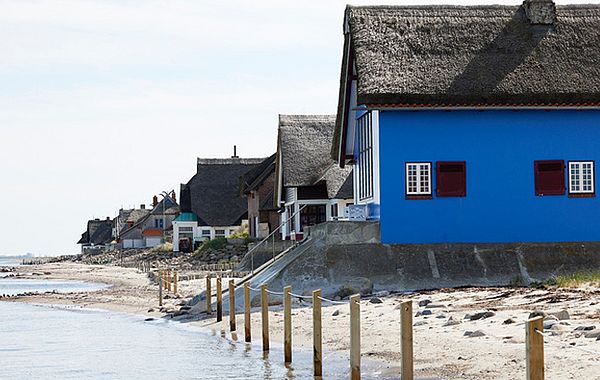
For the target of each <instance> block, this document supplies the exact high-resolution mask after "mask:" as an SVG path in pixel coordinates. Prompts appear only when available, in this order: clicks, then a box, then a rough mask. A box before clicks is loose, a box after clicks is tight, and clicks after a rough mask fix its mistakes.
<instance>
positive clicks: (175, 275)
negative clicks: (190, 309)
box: [173, 270, 177, 294]
mask: <svg viewBox="0 0 600 380" xmlns="http://www.w3.org/2000/svg"><path fill="white" fill-rule="evenodd" d="M173 293H175V294H177V271H176V270H175V271H173Z"/></svg>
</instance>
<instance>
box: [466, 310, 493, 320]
mask: <svg viewBox="0 0 600 380" xmlns="http://www.w3.org/2000/svg"><path fill="white" fill-rule="evenodd" d="M494 315H496V313H494V312H493V311H484V312H481V313H475V314H471V315H470V316H469V319H470V320H471V321H478V320H480V319H486V318H491V317H493V316H494Z"/></svg>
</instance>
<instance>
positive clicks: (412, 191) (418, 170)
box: [404, 162, 432, 196]
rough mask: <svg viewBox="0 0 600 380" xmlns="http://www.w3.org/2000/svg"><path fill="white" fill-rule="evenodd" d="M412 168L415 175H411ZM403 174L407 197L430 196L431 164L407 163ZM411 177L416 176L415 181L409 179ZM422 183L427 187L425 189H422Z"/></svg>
mask: <svg viewBox="0 0 600 380" xmlns="http://www.w3.org/2000/svg"><path fill="white" fill-rule="evenodd" d="M413 166H414V172H415V174H411V171H413V170H412V169H413V168H412V167H413ZM404 173H405V180H406V195H407V196H431V194H432V192H431V174H432V173H431V162H407V163H406V164H405V166H404ZM425 175H426V176H427V177H426V178H425ZM413 176H416V181H415V180H414V178H411V177H413ZM424 182H425V183H426V185H427V186H426V189H423V188H424V187H425V186H423V183H424ZM413 183H414V186H413Z"/></svg>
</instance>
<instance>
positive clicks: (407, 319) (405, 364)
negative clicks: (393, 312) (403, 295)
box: [400, 301, 414, 380]
mask: <svg viewBox="0 0 600 380" xmlns="http://www.w3.org/2000/svg"><path fill="white" fill-rule="evenodd" d="M400 340H401V344H402V377H401V379H402V380H413V378H414V364H413V321H412V301H406V302H402V303H400Z"/></svg>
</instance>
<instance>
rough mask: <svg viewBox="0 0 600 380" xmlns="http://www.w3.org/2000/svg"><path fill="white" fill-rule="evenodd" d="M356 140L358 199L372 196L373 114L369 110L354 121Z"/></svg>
mask: <svg viewBox="0 0 600 380" xmlns="http://www.w3.org/2000/svg"><path fill="white" fill-rule="evenodd" d="M356 131H357V141H358V199H359V200H360V201H365V200H369V199H372V198H373V182H374V181H373V114H372V113H371V112H370V111H369V112H367V113H365V114H364V115H362V116H361V117H360V118H358V120H357V122H356Z"/></svg>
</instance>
